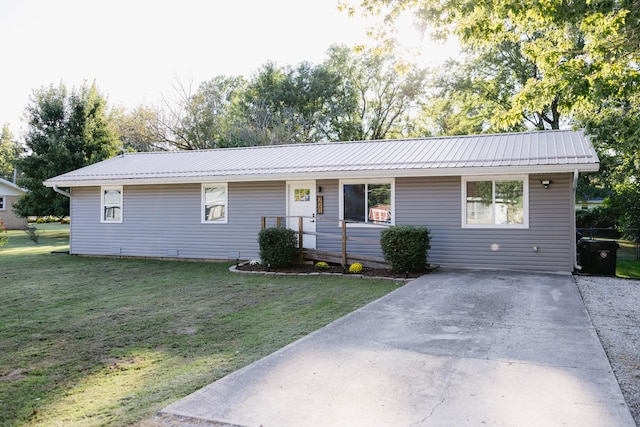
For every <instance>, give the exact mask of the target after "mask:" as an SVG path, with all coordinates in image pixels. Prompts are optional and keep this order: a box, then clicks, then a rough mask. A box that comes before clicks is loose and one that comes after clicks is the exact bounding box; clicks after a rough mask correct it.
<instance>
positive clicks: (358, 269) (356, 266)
mask: <svg viewBox="0 0 640 427" xmlns="http://www.w3.org/2000/svg"><path fill="white" fill-rule="evenodd" d="M349 273H353V274H359V273H362V264H360V263H359V262H356V263H353V264H351V266H349Z"/></svg>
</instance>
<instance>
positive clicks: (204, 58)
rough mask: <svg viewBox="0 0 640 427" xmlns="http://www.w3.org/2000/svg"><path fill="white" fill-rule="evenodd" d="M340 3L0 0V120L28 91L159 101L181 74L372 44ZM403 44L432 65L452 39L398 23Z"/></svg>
mask: <svg viewBox="0 0 640 427" xmlns="http://www.w3.org/2000/svg"><path fill="white" fill-rule="evenodd" d="M337 5H338V0H269V1H265V0H175V1H168V0H0V58H1V60H0V125H2V124H5V123H8V124H9V126H10V129H11V131H12V132H13V134H14V136H15V137H16V138H17V137H19V136H20V135H21V134H22V132H23V131H24V130H25V127H26V126H25V123H24V122H23V121H22V120H21V118H22V117H23V114H24V110H25V108H26V107H27V105H28V103H29V98H30V96H31V94H32V93H33V90H35V89H40V88H42V87H45V86H49V85H51V84H53V85H56V86H57V85H58V84H60V83H64V84H65V85H66V86H67V88H71V87H78V86H80V85H82V84H83V82H85V81H86V82H87V83H89V84H91V83H93V82H95V83H96V85H97V86H98V89H99V90H100V92H101V93H102V94H103V95H104V96H106V97H107V100H108V104H109V106H124V107H125V108H134V107H136V106H137V105H139V104H149V105H155V104H157V103H158V102H160V100H161V99H162V97H163V96H164V97H165V98H171V97H172V96H173V94H174V89H173V88H172V85H175V84H176V83H177V82H178V81H180V82H182V83H183V84H189V83H192V84H195V85H197V84H198V83H200V82H202V81H206V80H209V79H212V78H213V77H215V76H217V75H229V76H239V75H242V76H245V77H250V76H251V75H252V74H253V73H255V72H256V71H257V70H258V69H259V68H260V67H261V66H262V65H264V64H266V63H267V62H275V63H276V64H278V65H280V66H287V65H292V66H293V65H296V64H299V63H300V62H302V61H309V62H312V63H314V64H319V63H321V62H322V61H323V60H324V59H326V51H327V49H328V48H329V46H331V45H332V44H336V43H344V44H346V45H347V46H355V45H358V44H369V45H370V44H372V41H371V39H369V38H368V37H367V35H366V29H367V27H369V26H370V25H372V24H374V22H372V21H366V20H364V19H363V18H352V17H349V16H348V15H347V14H346V13H344V12H340V11H339V10H338V6H337ZM403 27H404V28H406V30H403V33H402V37H403V38H402V40H404V41H405V44H406V45H407V47H408V48H411V47H415V46H421V47H426V49H423V50H424V51H426V52H428V53H427V54H424V53H423V55H422V56H421V57H420V58H419V61H420V63H421V65H424V66H431V65H436V64H439V63H441V62H442V61H444V60H445V59H446V58H448V57H449V56H451V54H452V53H455V51H456V46H455V43H451V44H449V45H428V43H429V42H425V41H424V40H420V36H419V34H418V33H417V32H415V31H414V30H413V28H412V25H411V23H410V21H409V20H407V21H406V22H405V25H404V26H403Z"/></svg>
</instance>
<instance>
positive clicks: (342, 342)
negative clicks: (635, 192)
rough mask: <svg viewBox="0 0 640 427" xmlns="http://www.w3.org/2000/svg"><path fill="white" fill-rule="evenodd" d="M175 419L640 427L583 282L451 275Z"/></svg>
mask: <svg viewBox="0 0 640 427" xmlns="http://www.w3.org/2000/svg"><path fill="white" fill-rule="evenodd" d="M163 414H166V416H167V417H169V418H172V419H174V420H182V423H183V424H182V425H196V424H197V425H202V424H203V423H206V424H209V423H207V421H209V422H210V424H211V425H229V424H230V425H235V426H256V427H257V426H264V427H271V426H278V427H283V426H323V427H326V426H368V427H370V426H475V425H478V426H480V425H482V426H485V425H486V426H559V425H562V426H580V427H584V426H607V427H612V426H629V427H632V426H635V423H634V421H633V418H632V417H631V414H630V411H629V408H628V407H627V405H626V403H625V401H624V399H623V397H622V393H621V392H620V388H619V386H618V383H617V382H616V379H615V377H614V375H613V373H612V371H611V367H610V365H609V361H608V360H607V357H606V355H605V353H604V351H603V349H602V346H601V345H600V342H599V340H598V337H597V336H596V333H595V331H594V329H593V326H592V325H591V321H590V319H589V317H588V314H587V312H586V310H585V307H584V305H583V303H582V300H581V298H580V295H579V293H578V289H577V287H576V284H575V282H574V279H573V278H572V276H570V275H568V274H538V273H521V272H506V271H480V270H448V269H441V270H437V271H436V272H434V273H432V274H429V275H427V276H423V277H421V278H419V279H417V280H415V281H413V282H411V283H409V284H407V285H405V286H403V287H401V288H400V289H398V290H397V291H395V292H392V293H391V294H389V295H387V296H385V297H384V298H382V299H380V300H378V301H375V302H373V303H371V304H369V305H367V306H365V307H363V308H362V309H360V310H357V311H355V312H353V313H351V314H349V315H348V316H345V317H343V318H342V319H339V320H337V321H336V322H334V323H332V324H330V325H328V326H327V327H325V328H323V329H321V330H319V331H316V332H314V333H312V334H310V335H308V336H307V337H305V338H303V339H301V340H299V341H297V342H295V343H293V344H291V345H289V346H287V347H285V348H283V349H282V350H279V351H277V352H276V353H274V354H272V355H270V356H268V357H266V358H264V359H262V360H260V361H258V362H256V363H253V364H252V365H249V366H247V367H245V368H244V369H241V370H239V371H237V372H235V373H233V374H231V375H229V376H227V377H225V378H223V379H221V380H220V381H217V382H216V383H214V384H211V385H209V386H207V387H205V388H203V389H201V390H199V391H197V392H195V393H193V394H192V395H190V396H187V397H186V398H184V399H182V400H180V401H178V402H176V403H174V404H172V405H170V406H168V407H167V408H165V409H164V410H163ZM182 417H186V418H182ZM191 423H196V424H191ZM175 425H180V424H179V423H178V424H175Z"/></svg>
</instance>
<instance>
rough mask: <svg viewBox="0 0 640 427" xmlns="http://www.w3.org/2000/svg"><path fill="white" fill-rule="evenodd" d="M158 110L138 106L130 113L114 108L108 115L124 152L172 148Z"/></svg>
mask: <svg viewBox="0 0 640 427" xmlns="http://www.w3.org/2000/svg"><path fill="white" fill-rule="evenodd" d="M160 115H161V112H160V109H158V108H155V107H152V106H146V105H139V106H137V107H136V108H134V109H133V110H131V111H127V110H125V109H124V108H122V107H121V108H116V109H114V110H112V111H111V112H110V114H109V120H110V121H111V122H113V123H114V126H115V128H116V129H117V133H118V136H119V139H120V143H121V144H122V147H123V148H124V149H125V150H132V151H164V150H169V149H170V148H172V145H173V144H172V141H169V140H168V138H167V135H166V133H167V132H166V128H165V127H164V126H163V125H162V122H161V120H160Z"/></svg>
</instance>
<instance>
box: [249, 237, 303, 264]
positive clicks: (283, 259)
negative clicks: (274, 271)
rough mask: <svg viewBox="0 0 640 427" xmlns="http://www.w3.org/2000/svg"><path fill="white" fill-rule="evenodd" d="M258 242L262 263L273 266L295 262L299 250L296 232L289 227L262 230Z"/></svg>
mask: <svg viewBox="0 0 640 427" xmlns="http://www.w3.org/2000/svg"><path fill="white" fill-rule="evenodd" d="M258 244H259V245H260V259H261V260H262V264H263V265H267V266H271V267H272V268H280V267H286V266H288V265H291V264H293V262H294V259H295V257H296V255H297V252H298V239H297V238H296V233H295V232H294V231H293V230H291V229H289V228H284V227H271V228H265V229H263V230H260V233H259V234H258Z"/></svg>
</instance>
